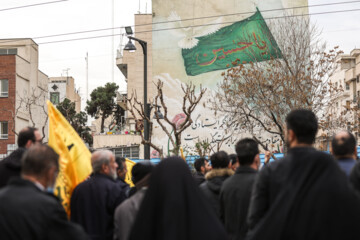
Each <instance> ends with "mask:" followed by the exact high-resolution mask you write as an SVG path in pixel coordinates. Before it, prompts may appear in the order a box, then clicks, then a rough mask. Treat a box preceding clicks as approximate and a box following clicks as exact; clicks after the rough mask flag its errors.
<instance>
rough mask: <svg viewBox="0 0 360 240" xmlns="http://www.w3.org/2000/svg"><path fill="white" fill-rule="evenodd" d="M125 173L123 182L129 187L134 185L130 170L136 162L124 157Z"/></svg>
mask: <svg viewBox="0 0 360 240" xmlns="http://www.w3.org/2000/svg"><path fill="white" fill-rule="evenodd" d="M125 163H126V168H127V173H126V176H125V182H126V183H127V184H129V185H130V187H133V186H134V183H133V182H132V174H131V170H132V168H133V166H134V165H135V164H136V162H133V161H131V160H130V159H127V158H125Z"/></svg>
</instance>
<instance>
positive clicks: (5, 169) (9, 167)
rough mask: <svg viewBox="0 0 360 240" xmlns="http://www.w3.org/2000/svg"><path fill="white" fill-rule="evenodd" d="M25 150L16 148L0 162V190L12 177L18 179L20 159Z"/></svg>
mask: <svg viewBox="0 0 360 240" xmlns="http://www.w3.org/2000/svg"><path fill="white" fill-rule="evenodd" d="M25 151H26V148H18V149H16V150H15V151H14V152H12V153H11V154H10V155H9V156H7V157H6V158H4V159H3V160H2V161H0V188H2V187H4V186H6V184H7V182H8V181H9V179H10V178H12V177H20V172H21V158H22V156H23V154H24V153H25Z"/></svg>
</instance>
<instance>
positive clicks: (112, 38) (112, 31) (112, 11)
mask: <svg viewBox="0 0 360 240" xmlns="http://www.w3.org/2000/svg"><path fill="white" fill-rule="evenodd" d="M111 26H112V29H111V35H112V36H111V80H112V82H114V66H115V48H114V0H112V9H111Z"/></svg>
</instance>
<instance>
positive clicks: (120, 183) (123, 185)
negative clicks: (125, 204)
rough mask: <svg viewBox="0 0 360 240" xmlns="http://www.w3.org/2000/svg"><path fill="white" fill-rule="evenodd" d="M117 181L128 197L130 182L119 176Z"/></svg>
mask: <svg viewBox="0 0 360 240" xmlns="http://www.w3.org/2000/svg"><path fill="white" fill-rule="evenodd" d="M116 182H117V183H118V184H119V185H120V187H121V190H122V191H123V192H124V193H125V196H126V197H129V192H130V186H129V184H127V183H126V182H125V181H124V180H122V179H121V178H117V179H116Z"/></svg>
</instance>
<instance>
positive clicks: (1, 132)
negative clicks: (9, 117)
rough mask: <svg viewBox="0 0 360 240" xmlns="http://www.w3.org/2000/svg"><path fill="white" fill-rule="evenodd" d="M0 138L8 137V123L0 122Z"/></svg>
mask: <svg viewBox="0 0 360 240" xmlns="http://www.w3.org/2000/svg"><path fill="white" fill-rule="evenodd" d="M0 139H8V123H7V122H0Z"/></svg>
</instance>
